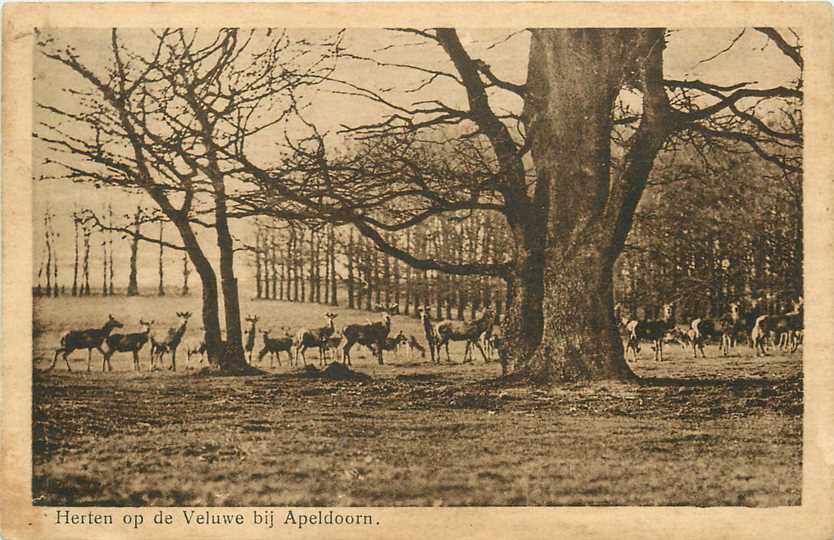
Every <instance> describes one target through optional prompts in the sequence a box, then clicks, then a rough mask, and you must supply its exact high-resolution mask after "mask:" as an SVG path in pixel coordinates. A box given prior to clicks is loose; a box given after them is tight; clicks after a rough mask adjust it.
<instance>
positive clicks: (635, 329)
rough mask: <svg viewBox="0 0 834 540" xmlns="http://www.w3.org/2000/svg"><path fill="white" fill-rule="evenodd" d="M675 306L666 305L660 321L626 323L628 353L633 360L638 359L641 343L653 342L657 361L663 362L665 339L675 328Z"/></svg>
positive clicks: (631, 321) (632, 321)
mask: <svg viewBox="0 0 834 540" xmlns="http://www.w3.org/2000/svg"><path fill="white" fill-rule="evenodd" d="M673 312H674V305H673V304H664V305H663V307H662V310H661V318H660V319H659V320H649V321H637V320H630V321H628V323H626V330H627V332H628V343H627V344H626V353H628V352H629V351H631V353H632V355H633V359H634V360H636V359H637V353H639V352H640V341H651V342H652V345H653V347H654V359H655V361H658V360H659V361H661V362H662V361H663V338H664V336H665V335H666V334H667V333H669V332H670V331H671V330H672V328H673V327H674V326H675V321H674V316H673Z"/></svg>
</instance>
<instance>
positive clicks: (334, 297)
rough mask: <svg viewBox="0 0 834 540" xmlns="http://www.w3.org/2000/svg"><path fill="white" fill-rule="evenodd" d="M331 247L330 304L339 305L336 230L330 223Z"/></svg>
mask: <svg viewBox="0 0 834 540" xmlns="http://www.w3.org/2000/svg"><path fill="white" fill-rule="evenodd" d="M329 236H330V247H329V249H328V255H327V259H328V263H329V264H330V305H333V306H338V305H339V280H338V279H337V276H336V230H335V227H334V226H333V225H332V224H331V225H330V232H329Z"/></svg>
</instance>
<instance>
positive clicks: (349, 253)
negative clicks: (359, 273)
mask: <svg viewBox="0 0 834 540" xmlns="http://www.w3.org/2000/svg"><path fill="white" fill-rule="evenodd" d="M355 256H356V246H354V244H353V227H348V243H347V249H346V253H345V258H346V259H347V295H348V308H350V309H355V308H356V305H355V304H354V298H355V297H354V281H353V280H354V274H353V258H354V257H355Z"/></svg>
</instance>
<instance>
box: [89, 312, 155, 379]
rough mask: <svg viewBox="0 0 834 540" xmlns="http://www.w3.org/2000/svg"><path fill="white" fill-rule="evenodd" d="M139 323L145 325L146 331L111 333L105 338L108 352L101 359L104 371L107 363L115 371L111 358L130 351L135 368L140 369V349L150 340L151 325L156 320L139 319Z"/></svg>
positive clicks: (109, 369) (108, 368)
mask: <svg viewBox="0 0 834 540" xmlns="http://www.w3.org/2000/svg"><path fill="white" fill-rule="evenodd" d="M139 324H140V325H141V326H144V327H145V330H144V332H136V333H134V334H110V335H109V336H107V337H106V338H105V340H104V341H105V343H107V352H106V353H104V359H102V361H101V370H102V371H104V370H105V369H104V368H105V364H106V366H107V371H113V366H112V365H111V364H110V358H112V357H113V355H114V354H116V353H117V352H129V353H132V354H133V369H134V370H135V371H139V369H140V368H139V351H141V350H142V347H144V346H145V343H147V342H148V340H149V336H150V333H151V326H153V324H154V321H143V320H142V319H139Z"/></svg>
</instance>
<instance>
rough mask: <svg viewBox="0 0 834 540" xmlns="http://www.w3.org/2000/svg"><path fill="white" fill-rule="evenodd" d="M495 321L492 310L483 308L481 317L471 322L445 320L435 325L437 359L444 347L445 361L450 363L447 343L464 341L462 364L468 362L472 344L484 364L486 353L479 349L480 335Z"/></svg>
mask: <svg viewBox="0 0 834 540" xmlns="http://www.w3.org/2000/svg"><path fill="white" fill-rule="evenodd" d="M494 320H495V312H494V311H493V310H492V308H485V309H484V310H483V311H482V312H481V316H480V317H479V318H477V319H475V320H474V321H472V322H464V321H451V320H445V321H441V322H439V323H437V326H436V327H435V330H434V331H435V334H436V335H437V338H436V339H437V354H438V357H439V356H440V349H441V348H442V347H443V346H444V345H445V346H446V360H447V361H448V362H449V363H451V362H452V358H451V357H450V356H449V342H450V341H465V342H466V350H465V351H464V353H463V363H464V364H465V363H467V362H469V361H470V358H469V357H470V353H471V347H472V345H473V344H474V345H475V346H476V347H477V348H478V350H479V351H481V356H482V357H483V359H484V363H487V362H489V360H487V356H486V353H485V352H484V348H483V347H481V335H483V333H484V332H486V331H487V329H488V328H491V327H492V323H493V321H494Z"/></svg>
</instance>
